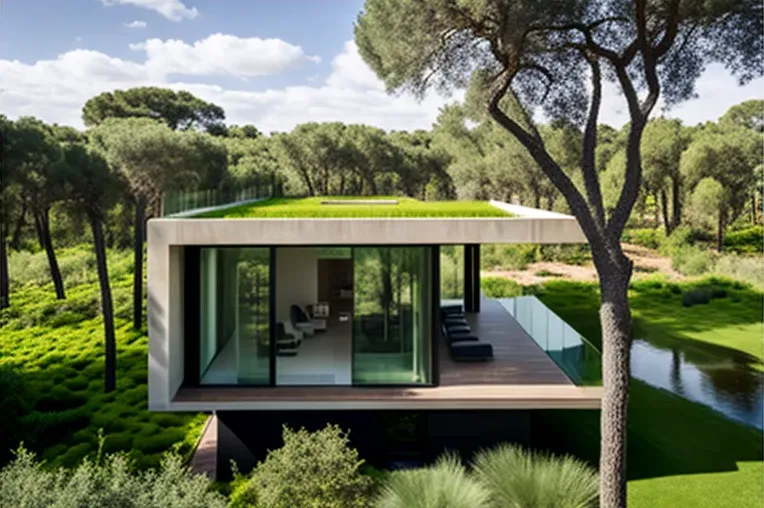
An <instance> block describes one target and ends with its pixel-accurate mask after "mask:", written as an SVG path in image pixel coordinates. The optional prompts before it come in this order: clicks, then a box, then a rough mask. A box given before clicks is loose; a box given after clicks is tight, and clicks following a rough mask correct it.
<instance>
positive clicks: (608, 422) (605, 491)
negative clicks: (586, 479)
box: [600, 265, 631, 506]
mask: <svg viewBox="0 0 764 508" xmlns="http://www.w3.org/2000/svg"><path fill="white" fill-rule="evenodd" d="M629 278H630V277H629V276H627V275H626V274H625V273H623V270H622V269H620V268H619V267H616V266H614V265H610V266H609V267H608V268H607V269H606V270H604V271H603V272H601V273H600V291H601V295H602V306H601V307H600V323H601V325H602V381H603V388H604V394H603V397H602V410H601V419H600V432H601V436H602V443H601V451H600V472H601V475H600V492H601V500H600V505H601V506H626V482H625V478H626V436H627V415H628V410H627V408H628V405H629V379H630V372H629V369H630V350H631V311H630V310H629V302H628V297H627V291H628V286H629Z"/></svg>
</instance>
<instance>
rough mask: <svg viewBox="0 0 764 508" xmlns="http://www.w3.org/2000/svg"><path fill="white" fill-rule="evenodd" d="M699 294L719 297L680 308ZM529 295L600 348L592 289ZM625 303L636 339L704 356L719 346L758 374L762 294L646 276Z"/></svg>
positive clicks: (554, 285)
mask: <svg viewBox="0 0 764 508" xmlns="http://www.w3.org/2000/svg"><path fill="white" fill-rule="evenodd" d="M699 288H702V289H708V290H710V291H711V292H712V293H714V292H715V293H718V296H720V297H718V298H713V299H711V301H710V302H709V303H708V304H704V305H693V306H690V307H686V306H684V305H683V303H682V302H683V297H684V295H685V294H687V293H688V292H692V291H695V290H697V289H699ZM531 291H533V292H534V293H535V294H536V295H537V296H538V297H539V298H540V299H541V300H542V301H543V302H544V303H546V305H547V306H549V307H550V308H551V309H553V310H554V311H555V313H557V314H558V315H559V316H560V317H561V318H562V319H563V320H565V321H567V322H568V323H570V324H571V325H572V326H573V327H574V328H576V330H577V331H578V332H579V333H581V334H582V335H583V336H584V337H586V338H587V339H589V340H590V341H591V342H592V344H594V345H595V346H596V347H598V348H600V347H601V345H602V343H601V335H602V334H601V330H600V325H599V292H598V289H597V285H596V284H595V283H589V282H573V281H549V282H545V283H544V284H543V285H541V286H538V287H536V288H533V289H532V290H531ZM722 295H723V296H722ZM629 302H630V305H631V312H632V317H633V318H634V336H635V337H648V338H649V340H650V342H651V343H656V344H658V345H661V343H663V344H666V345H670V344H671V342H672V341H677V340H679V341H682V342H683V349H684V350H685V351H686V350H687V349H688V347H689V348H690V349H691V348H692V347H696V348H698V349H699V350H700V349H703V350H707V349H708V346H709V345H711V346H718V347H721V348H725V349H726V350H728V352H733V351H734V352H737V353H739V356H740V357H741V358H740V359H741V360H742V361H745V362H746V363H748V364H750V365H751V366H752V367H754V368H758V369H761V368H762V359H763V358H764V351H762V346H763V343H762V336H764V325H762V317H763V316H762V313H763V311H762V309H764V294H762V293H761V292H760V291H758V290H756V289H754V288H752V287H750V286H748V285H746V284H742V283H740V282H737V281H733V280H730V279H724V278H718V277H706V278H702V279H699V280H693V281H686V282H670V281H667V280H665V279H664V278H663V277H660V276H651V277H646V278H643V279H640V280H635V281H633V282H632V284H631V289H630V291H629Z"/></svg>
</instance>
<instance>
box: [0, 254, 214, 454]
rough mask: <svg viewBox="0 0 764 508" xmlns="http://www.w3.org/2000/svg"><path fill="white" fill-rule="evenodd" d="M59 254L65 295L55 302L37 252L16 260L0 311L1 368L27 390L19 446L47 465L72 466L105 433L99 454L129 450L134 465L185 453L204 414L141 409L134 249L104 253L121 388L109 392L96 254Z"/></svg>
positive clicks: (142, 370) (142, 369) (141, 340)
mask: <svg viewBox="0 0 764 508" xmlns="http://www.w3.org/2000/svg"><path fill="white" fill-rule="evenodd" d="M58 254H59V260H60V262H61V265H62V267H67V268H66V269H65V270H64V272H65V281H66V286H67V299H66V300H62V301H58V300H56V299H55V294H54V291H53V287H52V284H51V283H48V282H47V281H46V280H45V279H46V277H43V275H42V270H41V269H38V267H39V266H41V265H44V254H43V253H38V254H34V255H29V254H22V255H21V256H20V257H19V259H15V256H12V257H11V262H10V268H11V278H12V279H11V280H13V281H14V286H13V292H12V295H11V298H12V300H11V304H12V306H11V308H10V309H7V310H5V311H3V312H2V314H0V324H2V329H1V330H2V331H1V332H0V367H2V368H3V369H6V370H8V371H10V372H12V373H13V375H14V377H15V378H17V379H18V380H19V382H20V383H21V385H22V386H23V388H24V398H25V399H26V400H25V402H26V405H27V407H26V411H27V414H26V415H25V416H22V419H21V422H20V423H19V426H20V427H21V428H22V429H23V432H22V436H21V437H22V438H23V439H24V444H25V446H26V447H27V448H29V449H31V450H33V451H35V452H37V453H40V454H41V456H42V458H43V459H45V460H46V461H47V462H48V463H49V464H52V465H54V466H58V465H63V466H69V467H71V466H75V465H76V464H77V463H78V462H79V461H80V460H81V459H82V458H83V457H85V456H91V455H92V454H93V453H94V452H95V451H96V450H97V445H98V437H97V436H98V430H99V429H103V432H104V434H105V437H106V441H105V444H104V448H105V451H106V452H114V451H118V450H124V451H129V452H130V453H131V456H132V457H133V458H134V459H135V460H136V463H137V465H138V466H139V467H148V466H155V465H157V464H158V463H159V458H160V456H161V454H162V452H164V451H165V450H168V449H170V448H171V447H174V446H178V447H179V451H180V453H182V454H188V453H189V452H190V451H191V449H192V447H193V445H194V444H195V441H196V439H197V437H198V436H199V434H200V433H201V429H202V426H203V424H204V421H205V416H204V415H195V414H183V413H151V412H149V411H148V410H147V400H148V399H147V361H146V358H147V349H148V347H147V344H148V339H147V337H146V334H145V333H144V332H143V331H136V330H133V329H132V327H131V325H130V315H131V309H132V300H131V294H132V293H131V289H132V263H131V262H130V261H129V258H130V256H131V253H128V252H125V253H120V252H111V253H110V254H109V262H110V268H112V271H111V274H110V275H111V281H112V291H113V296H114V302H115V313H116V322H115V327H116V340H117V369H118V371H117V390H116V391H115V392H113V393H110V394H105V393H104V392H103V376H104V355H103V323H102V320H101V318H100V308H99V302H100V300H99V289H98V283H97V282H96V280H95V279H96V273H95V271H94V270H93V269H91V268H90V267H89V265H90V264H91V263H92V259H91V258H92V255H90V254H89V253H87V251H86V250H85V249H70V250H61V251H60V252H59V253H58ZM73 260H74V261H73ZM77 265H81V266H79V267H78V266H77ZM21 269H23V270H21ZM38 272H39V273H38Z"/></svg>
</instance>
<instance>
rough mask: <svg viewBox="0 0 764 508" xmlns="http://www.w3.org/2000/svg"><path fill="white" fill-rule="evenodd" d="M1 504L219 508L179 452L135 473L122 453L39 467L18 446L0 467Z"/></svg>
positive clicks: (204, 480)
mask: <svg viewBox="0 0 764 508" xmlns="http://www.w3.org/2000/svg"><path fill="white" fill-rule="evenodd" d="M0 506H87V507H88V508H111V507H115V506H118V507H120V508H155V507H157V506H161V507H163V508H207V507H210V508H224V507H225V506H226V500H225V497H223V496H222V495H221V494H218V493H216V492H213V491H211V490H210V481H209V480H208V479H207V477H206V476H203V475H193V474H192V473H191V471H190V470H189V469H188V468H187V467H185V466H184V465H183V459H182V457H181V456H180V455H175V454H168V455H166V456H165V457H164V458H163V459H162V462H161V465H160V467H159V468H158V469H156V470H154V469H149V470H147V471H134V470H133V468H132V464H131V463H130V461H129V460H128V459H127V457H126V456H125V455H123V454H115V455H109V456H106V457H105V458H104V459H103V461H100V460H99V461H96V462H92V461H90V460H87V459H86V460H83V461H82V462H81V463H80V464H79V465H78V466H77V467H76V468H75V469H73V470H66V469H63V468H61V469H57V470H49V469H44V468H43V467H42V465H41V463H40V462H38V461H37V460H36V458H35V456H34V455H33V454H32V453H29V452H27V451H26V450H24V449H23V448H20V449H19V450H18V451H17V452H16V458H15V459H14V460H13V462H11V463H10V464H8V465H7V466H6V467H4V468H3V469H2V471H0Z"/></svg>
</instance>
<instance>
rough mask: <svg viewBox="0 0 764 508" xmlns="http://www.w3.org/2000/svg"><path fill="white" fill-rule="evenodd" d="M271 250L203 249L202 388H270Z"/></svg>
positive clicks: (200, 296) (200, 323)
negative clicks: (217, 386) (211, 386)
mask: <svg viewBox="0 0 764 508" xmlns="http://www.w3.org/2000/svg"><path fill="white" fill-rule="evenodd" d="M269 271H270V249H268V248H228V247H223V248H207V247H205V248H202V249H200V274H199V275H200V281H199V282H200V287H199V298H200V302H199V303H200V306H199V310H200V312H199V314H200V316H199V331H200V334H199V335H200V337H199V339H200V344H199V347H200V351H199V360H200V365H199V367H200V368H199V372H200V383H201V384H203V385H215V384H248V385H267V384H269V383H270V369H269V367H270V362H269V358H270V352H269V345H270V333H269V315H270V309H269V298H268V290H269V282H270V281H269Z"/></svg>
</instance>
